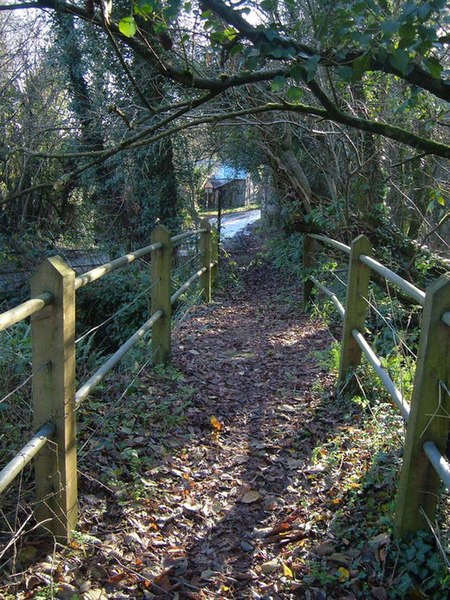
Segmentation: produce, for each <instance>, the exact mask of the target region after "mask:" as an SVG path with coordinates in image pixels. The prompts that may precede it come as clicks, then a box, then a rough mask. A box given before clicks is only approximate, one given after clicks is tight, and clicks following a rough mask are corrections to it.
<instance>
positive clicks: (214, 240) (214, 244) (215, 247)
mask: <svg viewBox="0 0 450 600" xmlns="http://www.w3.org/2000/svg"><path fill="white" fill-rule="evenodd" d="M219 254H220V249H219V235H218V232H217V227H214V226H211V262H212V263H215V265H214V267H212V269H211V288H212V289H213V290H214V289H215V287H216V283H217V272H218V270H219Z"/></svg>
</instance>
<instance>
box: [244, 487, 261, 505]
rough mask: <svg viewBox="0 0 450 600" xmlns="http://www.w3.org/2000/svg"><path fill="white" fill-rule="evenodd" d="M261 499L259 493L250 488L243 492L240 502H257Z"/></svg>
mask: <svg viewBox="0 0 450 600" xmlns="http://www.w3.org/2000/svg"><path fill="white" fill-rule="evenodd" d="M260 499H261V494H260V493H259V492H257V491H256V490H250V491H249V492H247V493H246V494H244V495H243V496H242V498H241V502H243V503H244V504H253V502H258V500H260Z"/></svg>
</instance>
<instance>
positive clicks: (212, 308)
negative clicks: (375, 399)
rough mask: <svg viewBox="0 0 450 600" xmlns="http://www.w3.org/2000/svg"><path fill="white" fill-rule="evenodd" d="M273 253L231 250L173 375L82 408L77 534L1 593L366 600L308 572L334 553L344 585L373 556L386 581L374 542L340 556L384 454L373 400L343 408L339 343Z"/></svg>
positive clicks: (113, 385)
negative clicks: (324, 359) (370, 407)
mask: <svg viewBox="0 0 450 600" xmlns="http://www.w3.org/2000/svg"><path fill="white" fill-rule="evenodd" d="M260 250H261V248H260V242H259V241H258V238H257V237H255V236H243V237H241V238H240V240H239V243H236V244H235V245H234V248H232V249H231V250H230V253H231V259H233V260H234V261H235V262H236V265H235V266H234V267H233V269H231V271H230V268H229V267H227V266H226V265H225V267H224V270H225V276H226V277H227V276H228V277H233V278H234V284H233V285H231V286H228V287H227V290H226V291H225V292H223V293H222V295H221V296H220V295H219V296H218V297H217V298H216V299H215V301H214V302H213V303H212V304H211V305H208V306H205V305H200V306H197V307H194V308H193V309H192V311H191V312H190V314H189V316H188V318H186V319H185V320H184V321H182V323H181V324H179V326H178V327H177V328H176V330H175V332H174V338H173V368H170V369H168V370H158V369H156V371H155V370H154V369H147V370H146V371H145V372H143V373H141V375H140V377H139V380H137V381H135V382H134V383H133V386H132V388H130V389H129V392H128V393H127V394H126V395H125V394H123V388H124V381H123V380H121V379H120V378H118V379H116V380H114V379H113V380H111V382H110V387H109V388H108V389H106V390H103V391H102V392H101V396H100V395H99V397H98V398H96V397H95V396H94V397H93V398H91V399H90V402H89V403H87V405H86V408H85V409H84V410H82V411H81V414H80V419H79V440H80V449H79V459H80V496H79V498H80V521H79V533H78V534H77V536H76V537H75V540H74V542H73V543H72V545H71V548H69V549H64V548H57V549H56V550H55V551H54V552H53V554H52V555H51V556H49V554H48V552H49V551H48V547H47V548H46V547H45V546H44V545H43V544H42V542H41V541H40V540H38V541H35V542H32V550H33V552H32V553H31V559H30V562H29V563H27V556H29V555H30V553H28V555H27V554H26V553H24V552H23V549H22V550H21V551H19V552H18V554H17V557H16V563H15V566H16V571H20V570H21V571H22V572H21V577H22V578H21V579H19V578H18V577H15V578H12V579H11V581H13V582H14V585H8V586H7V587H6V588H3V589H4V590H6V592H7V593H6V594H5V596H2V588H1V586H0V598H3V597H5V598H8V600H9V598H13V597H14V598H19V600H20V599H22V598H23V599H25V598H31V597H35V595H34V594H35V593H36V592H37V591H38V590H40V589H43V588H46V589H47V588H48V586H49V585H50V586H51V589H52V590H53V591H54V592H55V593H54V595H51V596H50V597H52V598H53V597H56V598H61V600H69V599H70V600H72V599H73V598H82V600H103V599H109V598H117V599H125V598H148V599H152V598H165V599H167V600H180V599H184V598H186V599H193V600H210V599H216V598H217V599H224V600H246V599H254V600H257V599H260V600H263V599H264V600H278V599H282V600H289V599H290V598H307V599H311V600H314V599H317V600H323V599H324V598H329V599H332V598H344V597H345V598H355V596H353V595H352V594H350V595H346V593H347V592H345V590H343V591H344V592H345V593H344V594H342V592H339V591H338V592H337V595H336V596H334V595H329V594H327V593H325V591H324V590H323V589H321V588H322V586H321V584H320V581H319V580H317V579H314V578H313V580H312V581H310V582H308V578H307V576H308V574H309V573H310V572H311V569H312V566H311V565H312V564H313V561H317V560H319V561H320V560H322V562H323V561H325V563H326V565H325V566H326V572H327V577H329V581H334V582H335V584H336V585H337V587H338V588H339V586H340V581H344V582H345V581H347V580H348V578H349V577H350V566H349V565H350V563H351V562H352V560H360V557H361V556H362V554H361V552H363V553H365V554H364V556H365V558H364V560H365V561H366V562H365V563H364V576H365V577H366V578H369V580H370V581H373V585H372V584H371V585H372V588H371V589H372V590H375V591H376V590H377V589H381V588H376V587H373V586H376V585H378V583H377V582H376V578H375V575H374V573H375V572H376V570H377V569H379V566H380V564H381V563H380V560H381V559H380V557H379V555H376V556H375V554H374V552H376V548H375V550H373V552H372V550H371V552H372V554H371V559H370V560H368V559H367V556H368V555H369V554H368V552H367V549H363V551H361V549H360V550H357V551H355V550H352V549H350V551H349V552H348V553H347V554H345V555H344V554H342V552H343V551H345V552H347V550H349V548H348V545H349V543H350V542H348V541H346V539H345V532H346V531H347V530H348V528H349V527H350V528H353V529H354V530H355V531H358V527H359V526H360V525H361V524H362V520H363V519H362V517H361V515H360V513H359V512H358V510H359V509H358V508H357V506H358V505H355V504H354V505H353V506H354V507H356V508H354V509H353V512H352V511H347V513H346V514H345V515H344V513H343V512H342V513H339V507H340V504H341V501H343V500H344V499H345V494H347V493H348V491H346V490H349V489H354V488H356V491H357V490H359V489H360V488H361V487H362V486H363V485H365V483H364V482H365V477H366V475H367V473H368V472H369V470H370V464H371V461H372V460H373V453H372V452H371V451H370V450H368V449H367V448H364V444H365V443H366V441H365V440H366V439H367V436H365V434H362V433H361V431H360V430H358V422H360V421H361V411H360V408H359V407H354V406H353V407H351V406H345V407H344V406H343V405H342V403H338V402H336V400H335V398H334V395H333V394H334V393H333V379H332V377H331V376H330V375H329V374H328V373H327V371H326V370H325V368H323V367H321V366H320V360H319V357H318V353H321V352H323V351H324V350H327V349H329V347H330V344H331V342H332V339H331V336H330V334H329V333H328V331H327V330H326V328H325V327H324V325H323V324H321V323H320V322H317V321H315V320H313V319H311V318H310V317H309V316H307V315H305V313H304V312H303V311H302V308H301V290H300V282H298V281H296V280H293V279H291V280H286V279H284V278H283V277H282V276H281V275H280V273H279V272H277V271H276V270H275V269H274V268H273V267H272V266H271V264H270V262H269V261H268V260H266V259H265V258H264V256H263V254H261V252H260ZM227 273H228V275H227ZM128 383H129V382H128ZM105 400H107V401H105ZM358 435H359V436H360V437H359V438H358ZM363 436H364V437H363ZM361 440H362V441H361ZM358 444H359V445H360V447H359V448H358V447H357V446H358ZM355 446H356V448H355ZM327 448H331V449H336V448H337V449H338V452H336V454H332V453H331V451H330V454H329V460H328V462H327V453H328V450H327ZM339 448H341V450H339ZM353 448H355V449H354V450H353ZM339 453H340V454H339ZM356 454H357V455H358V465H357V466H355V464H352V462H350V461H351V460H353V458H352V457H354V456H356ZM335 456H336V457H338V458H335ZM348 456H349V457H350V460H349V459H348ZM336 461H337V462H336ZM369 475H370V472H369ZM344 482H346V483H345V485H344ZM368 485H372V484H371V483H370V481H369V484H368ZM383 486H384V484H383ZM383 486H381V487H380V488H379V489H380V490H381V491H380V494H384V493H385V492H384V487H383ZM369 495H370V492H369ZM367 497H368V496H367ZM387 500H389V498H387V499H386V498H385V499H384V500H383V502H386V501H387ZM364 510H365V509H364ZM331 524H332V526H333V531H334V533H331V532H330V526H331ZM376 533H378V531H376ZM384 538H385V536H384V537H383V540H384ZM380 540H381V537H380ZM383 540H382V541H381V542H380V541H379V542H377V543H383V544H384V543H387V542H386V541H383ZM41 544H42V545H41ZM342 544H344V546H342ZM346 545H347V546H346ZM25 550H27V548H25ZM352 552H353V554H352ZM21 553H22V554H23V556H22V554H21ZM328 559H329V560H328ZM334 561H336V562H334ZM342 565H348V569H349V570H347V569H346V568H344V567H342ZM339 568H341V571H339V570H338V569H339ZM344 572H345V578H344V580H342V579H341V575H342V573H344ZM328 573H330V575H329V576H328ZM355 573H356V575H352V577H355V582H356V583H355V586H358V585H359V583H358V582H359V581H360V580H359V579H358V577H357V575H358V571H355ZM330 577H331V579H330ZM370 578H372V579H370ZM316 581H319V583H316ZM49 582H51V583H49ZM349 583H351V582H349ZM46 586H47V587H46ZM52 586H53V587H52ZM346 589H347V590H348V587H347V588H346ZM355 589H356V588H355ZM11 590H12V592H13V593H12V594H10V595H8V593H9V592H11ZM383 593H384V592H383ZM383 593H381V592H380V594H379V595H376V594H375V595H374V596H372V595H370V597H376V598H379V600H384V598H385V596H384V595H383ZM39 597H41V596H39ZM42 597H44V596H42ZM45 597H47V596H45ZM363 597H364V596H363ZM367 597H369V596H367Z"/></svg>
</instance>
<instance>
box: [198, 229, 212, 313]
mask: <svg viewBox="0 0 450 600" xmlns="http://www.w3.org/2000/svg"><path fill="white" fill-rule="evenodd" d="M200 227H201V228H202V229H204V231H202V233H201V234H200V252H201V259H200V260H201V262H200V264H201V266H202V268H206V270H205V272H204V273H203V274H202V275H201V277H200V286H201V288H202V290H203V291H202V298H203V300H204V302H206V303H209V302H211V223H210V222H209V221H208V220H207V219H202V220H201V221H200Z"/></svg>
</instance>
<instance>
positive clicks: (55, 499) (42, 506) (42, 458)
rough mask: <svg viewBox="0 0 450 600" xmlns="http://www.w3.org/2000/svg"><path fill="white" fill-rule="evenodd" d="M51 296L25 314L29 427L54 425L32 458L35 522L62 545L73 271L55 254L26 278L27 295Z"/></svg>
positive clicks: (72, 493) (73, 489) (70, 498)
mask: <svg viewBox="0 0 450 600" xmlns="http://www.w3.org/2000/svg"><path fill="white" fill-rule="evenodd" d="M43 292H50V293H51V294H53V302H52V304H50V305H48V306H46V307H45V308H43V309H42V310H40V311H39V312H38V313H36V314H34V315H33V316H32V317H31V324H32V346H33V427H34V428H36V429H37V428H38V427H40V426H41V425H43V424H44V423H46V422H48V421H52V422H53V423H54V424H55V425H56V433H55V436H54V439H52V440H51V441H49V442H48V443H47V444H46V445H45V447H44V448H43V449H42V450H41V451H40V452H39V454H38V455H37V457H36V460H35V474H36V494H37V500H38V505H37V509H36V516H37V520H38V521H39V522H40V523H42V525H43V527H44V528H45V529H47V530H49V531H50V532H51V533H52V534H53V535H54V536H55V537H56V538H57V539H58V540H59V541H62V542H63V543H67V542H68V541H69V540H70V537H71V534H72V531H73V530H74V529H75V528H76V524H77V512H78V511H77V451H76V421H75V412H74V409H75V272H74V271H73V270H72V269H71V268H70V267H69V266H68V265H67V264H66V263H65V262H64V261H63V260H62V259H61V258H60V257H59V256H56V257H53V258H48V259H46V260H45V261H44V262H43V263H42V264H41V266H40V267H39V268H38V270H37V271H36V273H35V274H34V275H33V277H32V279H31V295H32V296H37V295H39V294H42V293H43Z"/></svg>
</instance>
